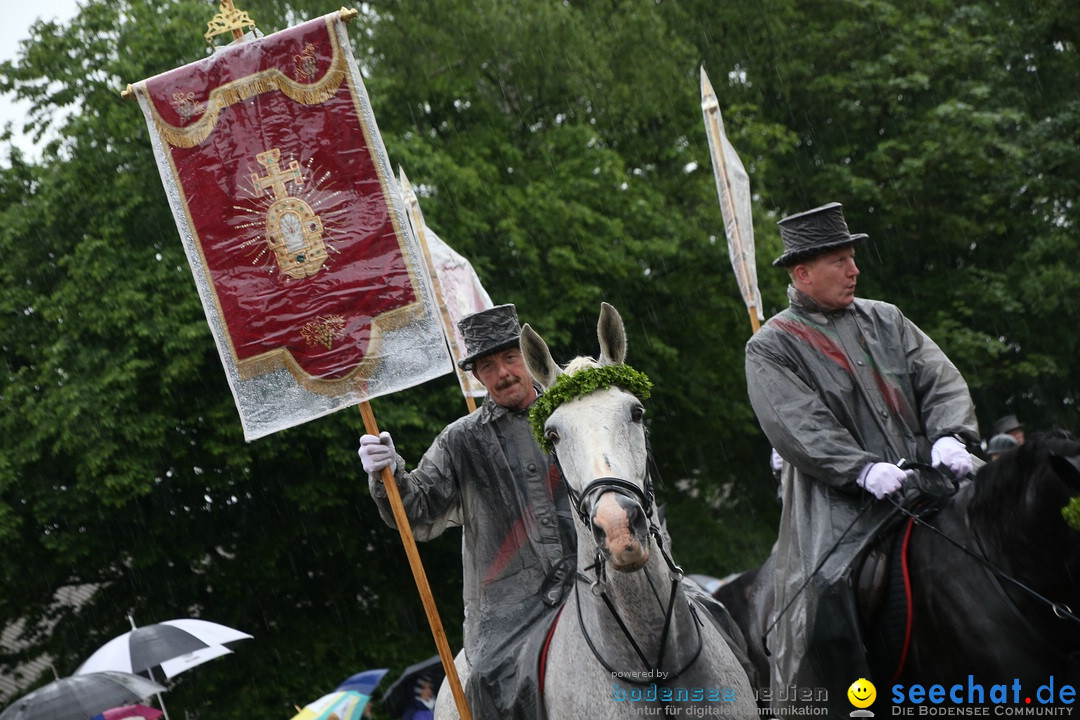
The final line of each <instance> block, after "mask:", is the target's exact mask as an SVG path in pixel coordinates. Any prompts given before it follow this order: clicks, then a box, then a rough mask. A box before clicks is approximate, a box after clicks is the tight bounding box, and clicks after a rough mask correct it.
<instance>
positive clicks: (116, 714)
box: [90, 705, 165, 720]
mask: <svg viewBox="0 0 1080 720" xmlns="http://www.w3.org/2000/svg"><path fill="white" fill-rule="evenodd" d="M164 714H165V713H163V712H161V711H160V710H158V709H157V708H152V707H148V706H146V705H123V706H121V707H114V708H110V709H109V710H106V711H105V712H103V713H98V714H97V715H95V716H94V717H92V718H90V720H157V718H159V717H161V716H162V715H164Z"/></svg>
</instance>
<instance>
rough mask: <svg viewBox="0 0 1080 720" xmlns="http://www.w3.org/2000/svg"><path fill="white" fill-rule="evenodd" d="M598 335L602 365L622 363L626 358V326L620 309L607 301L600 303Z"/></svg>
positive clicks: (597, 325)
mask: <svg viewBox="0 0 1080 720" xmlns="http://www.w3.org/2000/svg"><path fill="white" fill-rule="evenodd" d="M596 337H597V339H599V340H600V364H601V365H621V364H622V363H623V361H624V360H626V328H624V327H623V321H622V317H621V316H620V315H619V311H618V310H616V309H615V308H613V307H612V306H611V305H608V304H607V303H601V304H600V321H599V322H598V323H597V324H596Z"/></svg>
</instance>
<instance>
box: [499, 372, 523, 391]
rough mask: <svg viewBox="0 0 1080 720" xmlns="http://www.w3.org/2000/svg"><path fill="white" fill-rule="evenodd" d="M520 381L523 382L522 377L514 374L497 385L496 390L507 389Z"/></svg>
mask: <svg viewBox="0 0 1080 720" xmlns="http://www.w3.org/2000/svg"><path fill="white" fill-rule="evenodd" d="M520 382H521V378H519V377H518V376H517V375H512V376H510V377H508V378H507V379H506V380H503V381H502V382H500V383H499V384H498V385H496V386H495V389H496V390H505V389H507V388H509V387H513V386H514V385H517V384H519V383H520Z"/></svg>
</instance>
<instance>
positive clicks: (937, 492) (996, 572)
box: [761, 460, 1080, 656]
mask: <svg viewBox="0 0 1080 720" xmlns="http://www.w3.org/2000/svg"><path fill="white" fill-rule="evenodd" d="M896 465H897V467H899V468H901V469H902V470H926V471H930V472H932V473H935V474H936V476H937V477H938V478H939V479H941V480H944V482H945V489H944V490H942V489H941V488H940V487H939V488H937V489H934V490H930V489H928V488H926V487H925V485H924V484H919V485H916V487H918V488H919V489H920V490H922V491H923V492H924V493H926V494H928V495H930V496H931V497H932V498H934V502H933V503H932V504H931V506H930V507H929V508H926V509H924V510H922V511H920V512H912V511H911V510H909V509H908V508H906V507H904V506H903V505H902V504H901V503H900V502H899V501H897V500H896V499H895V498H894V497H893V496H891V495H886V496H885V497H886V499H887V500H888V501H889V502H890V503H891V504H892V506H893V507H894V508H896V510H898V511H899V512H900V514H902V515H904V516H906V517H908V518H910V519H911V521H912V522H914V523H915V524H917V525H920V526H922V527H924V528H928V529H930V530H932V531H934V532H935V533H936V534H937V535H939V536H940V537H942V538H943V539H945V540H946V541H948V542H949V543H950V544H952V545H953V546H955V547H957V548H959V549H960V550H962V551H963V552H964V553H966V554H967V555H968V556H970V557H971V558H973V559H975V560H977V561H978V562H979V563H980V564H981V565H982V566H983V568H984V569H985V570H987V571H988V573H990V575H991V577H994V576H996V577H998V578H1001V579H1003V580H1007V581H1008V582H1010V583H1012V584H1013V585H1015V586H1016V587H1017V588H1019V589H1020V590H1021V591H1023V592H1024V593H1026V594H1028V595H1029V596H1031V597H1033V598H1034V599H1036V600H1038V601H1039V602H1041V603H1043V604H1044V605H1046V606H1047V607H1049V608H1050V610H1051V611H1052V612H1053V613H1054V615H1056V616H1057V617H1058V618H1061V619H1062V620H1065V619H1069V620H1072V621H1073V622H1076V623H1080V617H1077V616H1076V615H1074V614H1073V612H1072V609H1071V608H1070V607H1069V606H1068V605H1066V604H1064V603H1057V602H1054V601H1053V600H1051V599H1049V598H1047V597H1045V596H1044V595H1042V594H1040V593H1039V592H1038V591H1036V590H1034V589H1032V588H1030V587H1028V586H1027V585H1025V584H1024V583H1022V582H1020V581H1019V580H1017V579H1016V578H1015V577H1013V576H1012V575H1010V574H1009V573H1007V572H1005V571H1004V570H1002V569H1001V568H999V567H997V566H996V565H994V564H993V563H992V562H990V561H989V560H988V559H986V557H984V556H983V555H980V554H979V553H976V552H975V551H973V550H972V549H971V548H969V547H967V546H966V545H964V544H963V543H961V542H960V541H958V540H956V539H954V538H952V537H950V536H949V535H948V534H946V533H944V532H942V531H941V530H939V529H938V528H937V527H935V526H934V525H931V524H930V523H928V522H926V521H925V520H924V519H923V515H925V514H927V511H932V510H937V509H940V505H939V503H940V502H941V501H942V500H943V499H944V497H946V496H947V495H954V494H955V493H956V492H957V490H958V489H959V482H958V480H957V479H956V478H955V477H952V476H951V475H946V474H945V473H944V472H943V471H942V470H941V469H939V468H937V467H933V466H931V465H928V464H926V463H920V462H912V461H908V460H900V462H898V463H897V464H896ZM871 505H872V504H871V503H867V504H865V505H863V507H862V509H861V510H860V511H859V514H858V515H856V516H855V517H854V518H853V519H852V521H851V523H850V524H849V525H848V526H847V527H846V528H844V532H843V533H841V534H840V537H839V538H838V539H837V540H836V542H835V543H833V545H832V547H830V548H829V550H828V552H826V553H825V556H824V557H823V558H822V559H821V561H820V562H819V563H818V564H817V567H815V568H814V570H813V572H811V573H810V575H808V576H807V578H806V579H805V580H804V581H803V583H802V585H800V586H799V588H798V590H796V591H795V593H794V595H793V596H792V597H791V599H790V600H789V601H788V603H787V604H786V605H785V606H784V608H783V609H782V610H781V611H780V612H779V613H777V615H776V617H775V618H773V621H772V622H771V623H770V624H769V627H768V628H766V629H765V632H764V634H763V635H762V636H761V645H762V648H763V649H764V651H765V655H766V656H771V655H772V653H771V652H769V645H768V638H769V634H770V633H771V632H772V631H773V629H774V628H775V627H776V625H777V623H779V622H780V618H781V617H783V616H784V615H785V614H786V613H787V612H788V610H790V609H791V606H792V605H793V604H794V603H795V600H796V599H797V598H798V597H799V595H801V594H802V592H803V590H805V589H806V586H807V585H808V584H809V583H810V580H811V579H812V578H813V577H814V576H815V575H817V574H818V572H819V571H820V570H821V568H822V566H824V564H825V561H826V560H828V558H829V556H830V555H832V554H833V552H834V551H835V550H836V548H837V547H839V546H840V543H841V542H842V541H843V540H844V538H845V537H846V536H847V534H848V532H849V531H850V530H851V528H852V527H854V525H855V524H856V523H857V522H858V521H859V519H860V518H861V517H862V516H863V513H865V512H866V510H867V508H869V507H871ZM972 537H974V538H975V541H976V543H978V536H977V535H976V534H975V533H974V532H973V533H972ZM979 549H980V550H982V548H981V547H980V548H979ZM1002 593H1004V589H1003V588H1002ZM1006 598H1007V596H1006ZM1014 612H1016V613H1017V614H1019V610H1015V608H1014ZM1025 622H1026V619H1025Z"/></svg>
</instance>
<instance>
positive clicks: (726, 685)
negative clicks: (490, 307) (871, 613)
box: [436, 303, 758, 720]
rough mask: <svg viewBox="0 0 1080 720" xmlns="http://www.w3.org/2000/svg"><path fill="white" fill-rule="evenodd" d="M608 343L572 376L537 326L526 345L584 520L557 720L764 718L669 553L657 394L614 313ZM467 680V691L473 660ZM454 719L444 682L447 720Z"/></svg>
mask: <svg viewBox="0 0 1080 720" xmlns="http://www.w3.org/2000/svg"><path fill="white" fill-rule="evenodd" d="M597 334H598V337H599V340H600V349H601V353H600V359H599V361H594V360H592V359H591V358H577V359H576V360H574V361H572V362H571V363H570V364H569V365H568V366H567V368H566V371H565V372H564V371H563V370H561V369H560V368H559V367H558V366H557V365H556V364H555V362H554V360H552V358H551V352H550V351H549V349H548V346H547V344H546V343H545V342H544V341H543V339H541V338H540V336H539V335H537V334H536V332H535V331H534V330H533V329H532V328H531V327H529V326H528V325H526V326H525V327H524V328H523V329H522V332H521V348H522V352H523V353H524V355H525V361H526V364H527V365H528V367H529V371H530V372H531V373H532V375H533V377H534V378H535V379H536V381H537V382H538V383H539V384H540V385H541V386H542V387H543V388H544V390H545V393H544V394H543V395H542V396H541V398H540V399H539V400H538V401H537V402H538V406H537V407H534V411H533V412H534V414H535V413H537V412H540V414H541V416H543V415H544V414H546V413H548V412H550V414H549V415H548V416H547V418H546V421H545V422H544V424H543V437H544V439H545V440H546V441H547V443H548V444H549V447H552V448H553V449H554V454H555V459H556V462H557V463H558V466H559V468H560V470H561V472H562V474H563V477H564V479H565V482H566V483H567V487H568V489H569V494H570V498H571V502H572V503H573V504H574V506H575V507H574V509H575V511H576V512H577V513H578V515H579V517H580V519H581V522H580V523H578V524H577V531H578V580H577V582H576V583H575V586H574V588H573V590H572V591H571V592H569V593H568V594H567V600H566V603H565V605H564V607H563V610H562V613H561V615H560V617H559V620H558V622H557V624H556V626H555V629H554V631H553V634H552V636H551V639H550V645H549V650H548V654H547V663H546V681H545V684H544V689H543V702H544V707H545V709H546V712H547V716H548V717H549V718H551V719H552V720H561V719H562V718H580V717H587V718H597V719H604V718H627V717H637V716H640V715H665V716H676V717H702V716H704V715H706V714H708V715H724V716H727V717H736V718H756V717H757V716H758V715H757V709H756V705H755V700H754V695H753V691H752V690H751V687H750V683H749V681H748V680H747V676H746V673H745V671H744V670H743V668H742V667H741V666H740V664H739V662H738V661H737V660H736V657H735V655H734V653H733V652H732V650H731V648H730V647H729V646H728V643H727V641H726V640H725V638H724V635H723V634H722V633H721V632H720V631H719V630H718V629H717V626H716V625H715V624H714V622H713V621H712V619H711V618H710V616H709V613H708V611H707V610H706V609H704V607H703V606H702V605H701V604H700V603H699V602H698V601H697V600H695V599H694V598H692V597H691V596H690V595H689V594H687V591H686V586H685V585H684V584H683V582H682V571H681V570H680V569H679V568H678V566H676V565H675V564H674V562H673V561H672V560H671V557H670V556H669V555H668V553H667V551H666V549H665V548H664V543H663V538H664V534H663V532H662V530H661V527H660V525H659V523H658V521H657V519H656V517H655V510H654V508H653V502H652V484H651V480H650V476H649V466H650V460H651V458H650V457H649V449H648V443H647V438H646V432H645V426H644V423H643V418H644V415H645V409H644V407H643V406H642V403H641V400H640V399H639V398H638V397H637V395H635V394H634V393H633V392H630V391H629V390H635V391H637V394H639V395H644V394H647V390H648V385H649V384H648V380H647V379H645V377H644V375H642V374H641V373H638V372H636V371H634V370H633V369H631V368H629V367H628V366H625V365H623V360H624V359H625V356H626V334H625V329H624V327H623V322H622V318H620V317H619V314H618V312H616V311H615V309H614V308H613V307H611V306H610V305H608V304H607V303H604V304H603V305H602V306H601V311H600V321H599V323H598V326H597ZM609 569H610V570H611V571H613V572H609ZM457 667H458V671H459V674H461V675H462V682H465V680H466V678H467V675H468V668H467V667H466V663H465V662H463V657H462V656H461V655H459V657H458V662H457ZM453 717H457V712H456V708H454V707H453V698H452V697H450V693H449V690H448V687H447V685H446V683H444V685H443V688H442V690H441V691H440V693H439V703H438V705H437V706H436V718H439V719H440V720H442V719H443V718H453ZM478 720H480V719H478ZM483 720H488V719H486V718H485V719H483Z"/></svg>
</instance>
